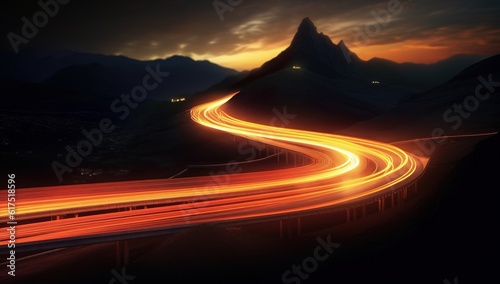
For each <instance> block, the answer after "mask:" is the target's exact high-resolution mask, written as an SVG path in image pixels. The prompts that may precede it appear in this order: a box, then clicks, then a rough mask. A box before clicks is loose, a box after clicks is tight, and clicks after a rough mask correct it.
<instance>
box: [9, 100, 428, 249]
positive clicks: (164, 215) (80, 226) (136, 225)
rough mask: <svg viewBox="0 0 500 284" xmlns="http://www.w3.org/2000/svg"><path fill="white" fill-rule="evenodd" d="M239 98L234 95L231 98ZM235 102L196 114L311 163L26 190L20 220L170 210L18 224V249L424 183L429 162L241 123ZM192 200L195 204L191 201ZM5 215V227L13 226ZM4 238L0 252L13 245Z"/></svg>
mask: <svg viewBox="0 0 500 284" xmlns="http://www.w3.org/2000/svg"><path fill="white" fill-rule="evenodd" d="M233 95H234V94H233ZM233 95H230V96H227V97H224V98H222V99H219V100H216V101H214V102H210V103H206V104H203V105H199V106H196V107H194V108H193V109H192V110H191V118H192V120H193V121H195V122H196V123H199V124H201V125H204V126H206V127H210V128H213V129H218V130H220V131H224V132H228V133H232V134H234V135H238V136H243V137H247V138H250V139H254V140H260V141H263V142H265V143H267V144H270V145H273V146H276V147H280V148H283V149H285V150H286V151H289V152H294V153H299V154H300V155H302V156H304V157H306V161H307V163H305V164H304V165H301V166H298V167H294V168H287V169H279V170H269V171H262V172H250V173H238V174H232V175H225V176H221V177H219V178H218V180H222V181H223V182H218V183H215V182H214V178H213V177H189V178H174V179H165V180H149V181H130V182H114V183H102V184H86V185H76V186H57V187H45V188H32V189H20V190H18V193H17V196H16V207H17V210H16V218H17V219H18V220H21V221H22V220H23V218H24V219H25V220H27V219H29V218H32V217H33V216H37V217H41V216H50V215H55V214H56V213H57V212H63V211H64V212H68V211H70V212H72V211H71V210H74V212H88V211H89V210H90V209H93V208H97V209H103V208H113V206H120V204H122V205H123V204H134V205H141V204H143V205H144V204H150V203H151V202H163V203H162V204H164V205H165V206H162V207H157V208H147V209H140V210H133V211H125V212H114V213H106V214H96V215H91V216H85V217H78V218H68V219H61V220H53V221H45V222H37V223H27V224H23V223H22V222H20V223H19V225H18V226H17V234H16V244H18V245H21V244H28V243H37V242H41V241H50V240H57V239H71V238H81V237H90V236H96V235H109V234H120V233H130V232H135V231H145V230H155V229H159V228H166V227H181V228H182V227H188V226H192V225H196V224H202V223H219V222H228V221H234V220H243V219H251V218H259V217H266V216H276V215H280V214H290V213H297V212H301V211H306V210H314V209H320V208H324V207H332V206H342V205H345V204H348V203H353V202H358V201H361V200H369V199H374V198H375V196H379V195H380V194H383V193H384V192H388V191H390V190H394V189H395V188H398V187H402V186H403V185H405V184H407V183H408V182H410V181H412V180H414V179H415V178H416V177H418V176H420V174H421V173H422V172H423V170H424V168H425V162H426V159H421V158H418V157H415V156H413V155H410V154H408V153H406V152H405V151H403V150H401V149H399V148H397V147H395V146H393V145H389V144H385V143H380V142H376V141H371V140H365V139H359V138H353V137H346V136H340V135H333V134H325V133H319V132H311V131H304V130H297V129H287V128H280V127H273V126H267V125H262V124H256V123H252V122H247V121H242V120H239V119H237V118H235V117H232V116H230V115H228V114H227V113H226V112H224V111H223V110H222V109H221V106H223V105H224V104H225V103H226V102H227V101H228V100H229V99H230V98H231V97H232V96H233ZM186 200H190V201H191V202H185V201H186ZM6 212H7V210H1V212H0V220H2V221H5V220H6V219H7V217H8V216H7V215H6ZM7 237H8V236H7V235H6V234H2V236H1V237H0V245H5V244H6V243H7V241H8V239H7Z"/></svg>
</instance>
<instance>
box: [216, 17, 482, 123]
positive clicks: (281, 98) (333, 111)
mask: <svg viewBox="0 0 500 284" xmlns="http://www.w3.org/2000/svg"><path fill="white" fill-rule="evenodd" d="M476 60H478V57H477V56H465V55H459V56H454V57H452V58H449V59H447V60H444V61H441V62H438V63H435V64H428V65H426V64H414V63H403V64H399V63H395V62H392V61H389V60H385V59H378V58H375V59H372V60H369V61H364V60H361V59H360V58H359V57H358V56H357V55H356V54H354V53H352V52H351V51H350V50H349V49H348V47H347V46H346V45H345V43H344V42H343V41H341V42H340V43H339V44H338V45H336V44H334V43H333V42H332V41H331V40H330V38H329V37H328V36H326V35H324V34H323V33H319V32H318V31H317V28H316V27H315V26H314V24H313V23H312V21H311V20H310V19H309V18H305V19H304V20H303V21H302V22H301V24H300V26H299V27H298V29H297V33H296V34H295V36H294V38H293V40H292V41H291V44H290V46H289V47H288V48H287V49H285V50H284V51H283V52H281V53H280V54H279V55H278V56H277V57H275V58H273V59H272V60H270V61H268V62H266V63H264V64H263V65H262V66H261V67H260V68H258V69H255V70H252V71H251V72H250V73H249V74H248V76H246V77H245V78H244V79H242V80H240V81H238V82H237V83H235V84H233V85H232V86H231V87H229V90H232V91H236V90H239V91H240V93H239V94H238V95H236V96H235V97H234V98H233V99H232V100H231V101H230V102H229V104H228V108H227V109H228V111H234V112H235V113H236V112H237V113H238V115H242V114H243V115H244V116H245V117H246V118H247V119H252V120H258V121H259V122H261V123H269V120H270V117H272V116H273V110H274V109H281V108H282V107H285V106H286V107H287V108H288V110H289V111H291V112H292V113H295V114H297V116H300V119H298V120H297V122H296V123H300V124H301V125H300V126H301V127H307V128H311V127H312V128H316V129H317V130H326V131H333V130H339V129H342V128H344V127H348V126H350V125H352V124H355V123H358V122H361V121H363V120H367V119H371V118H374V117H376V116H378V115H380V114H382V113H385V112H387V111H389V110H391V109H393V108H394V107H396V106H398V105H399V104H400V102H401V101H404V100H406V99H408V98H411V97H414V96H418V95H419V94H421V92H422V90H425V89H431V88H435V87H436V86H437V84H438V83H444V82H446V81H447V80H449V79H450V78H452V77H453V76H454V75H456V74H457V73H458V72H460V70H461V69H460V68H461V67H464V68H465V67H466V66H469V65H470V64H469V63H474V62H476ZM218 89H219V90H220V89H221V86H220V85H219V86H218ZM325 121H329V123H325Z"/></svg>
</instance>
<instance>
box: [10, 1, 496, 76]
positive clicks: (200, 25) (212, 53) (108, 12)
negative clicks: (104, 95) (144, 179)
mask: <svg viewBox="0 0 500 284" xmlns="http://www.w3.org/2000/svg"><path fill="white" fill-rule="evenodd" d="M50 1H55V0H42V2H50ZM60 1H61V2H63V0H60ZM65 1H68V0H65ZM37 2H38V1H19V0H9V1H2V4H3V5H2V9H1V13H2V28H1V32H2V34H3V40H2V51H3V52H10V53H12V54H13V53H14V51H13V48H12V46H11V44H10V41H9V38H8V36H7V35H8V34H9V33H10V32H13V33H15V34H17V35H20V36H22V32H21V27H22V26H23V22H22V21H21V18H22V17H27V18H28V19H30V20H32V19H33V15H34V14H35V13H36V12H37V11H39V10H41V7H40V6H39V4H38V3H37ZM219 3H223V4H225V5H229V3H233V4H239V5H235V7H231V10H232V11H225V12H224V13H223V14H222V13H217V11H216V8H215V7H214V1H213V0H203V1H193V0H190V1H188V0H176V1H159V0H153V1H132V0H120V1H115V0H113V1H97V0H90V1H89V0H86V1H83V0H72V1H68V3H67V4H64V5H62V4H60V5H59V6H60V7H59V11H58V12H57V13H55V15H54V17H50V18H49V19H48V22H47V24H46V25H45V26H43V27H42V28H40V29H39V32H38V33H37V35H36V36H34V37H33V38H32V39H29V41H28V43H26V44H20V45H19V51H20V52H27V51H32V50H49V51H63V50H72V51H82V52H93V53H103V54H114V55H125V56H128V57H131V58H137V59H141V60H148V59H155V58H165V57H169V56H172V55H174V54H179V55H185V56H190V57H192V58H194V59H197V60H201V59H208V60H211V61H213V62H215V63H218V64H221V65H224V66H227V67H231V68H235V69H238V70H242V69H250V68H254V67H258V66H260V65H261V64H262V63H263V62H265V61H267V60H269V59H271V58H272V57H274V56H276V55H277V54H278V53H279V52H280V51H282V50H283V49H284V48H286V47H287V46H288V44H289V43H290V41H291V39H292V37H293V34H294V33H295V31H296V29H297V26H298V25H299V23H300V21H301V20H302V19H303V18H304V17H310V18H311V20H312V21H313V22H314V23H315V24H316V25H317V27H318V30H319V31H321V32H323V33H325V34H327V35H328V36H330V37H331V38H332V40H333V41H334V42H335V43H338V42H339V41H340V40H342V39H343V40H344V41H345V42H346V44H347V46H348V47H349V48H351V49H352V50H353V51H354V52H356V53H357V54H358V55H359V56H360V57H361V58H362V59H365V60H368V59H370V58H372V57H383V58H387V59H391V60H394V61H397V62H406V61H411V62H422V63H431V62H435V61H438V60H441V59H444V58H447V57H449V56H452V55H454V54H481V55H493V54H497V53H499V51H500V36H499V35H500V16H499V15H500V1H498V0H475V1H470V0H442V1H431V0H412V1H408V0H405V1H401V2H400V3H399V6H398V5H397V4H398V1H397V0H389V1H387V0H382V1H380V0H378V1H368V0H348V1H331V0H317V1H310V0H309V1H298V0H281V1H280V0H275V1H273V0H271V1H260V0H239V1H238V0H232V1H230V0H229V1H228V0H221V1H219ZM388 5H389V6H391V5H392V6H391V7H392V10H391V9H388ZM219 7H220V9H222V10H223V9H224V8H223V7H222V6H219ZM228 7H230V6H228ZM391 11H392V12H394V13H392V12H391ZM377 14H378V15H382V16H383V17H382V18H381V19H379V22H380V23H379V24H375V23H376V22H375V17H374V15H377ZM387 15H390V17H391V18H390V20H387V19H388V18H387ZM384 16H385V18H384ZM367 26H368V32H371V35H369V34H368V32H367V29H366V28H367ZM359 31H363V32H364V35H365V36H359Z"/></svg>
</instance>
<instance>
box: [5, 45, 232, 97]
mask: <svg viewBox="0 0 500 284" xmlns="http://www.w3.org/2000/svg"><path fill="white" fill-rule="evenodd" d="M0 60H2V61H3V62H5V64H2V65H1V67H0V79H4V80H11V81H12V80H15V81H22V82H28V83H47V84H48V85H51V86H54V87H61V88H67V89H73V90H77V91H82V92H88V93H92V94H108V95H112V96H119V95H121V93H123V92H130V89H131V88H133V87H134V86H137V85H139V84H141V83H142V78H143V77H144V76H145V75H146V74H147V72H146V71H145V68H146V66H151V67H152V68H153V69H154V68H155V66H156V65H159V66H160V67H159V68H160V70H161V71H163V72H169V73H170V75H169V77H167V78H166V79H165V81H164V82H163V83H162V84H160V85H159V87H158V88H157V89H155V90H154V92H152V94H150V95H151V96H150V97H155V98H159V99H169V98H170V97H172V96H177V95H181V94H189V93H193V92H197V91H200V90H204V89H206V88H208V87H210V86H212V85H214V84H216V83H218V82H219V81H221V80H223V79H224V78H226V77H227V76H230V75H234V74H237V71H235V70H232V69H228V68H224V67H221V66H218V65H216V64H213V63H211V62H209V61H206V60H205V61H195V60H192V59H191V58H188V57H183V56H172V57H170V58H167V59H158V60H153V61H138V60H134V59H130V58H127V57H124V56H107V55H99V54H88V53H70V54H69V55H68V54H64V55H63V56H62V57H55V56H50V57H39V55H37V56H35V55H20V56H15V57H12V56H11V57H2V56H0Z"/></svg>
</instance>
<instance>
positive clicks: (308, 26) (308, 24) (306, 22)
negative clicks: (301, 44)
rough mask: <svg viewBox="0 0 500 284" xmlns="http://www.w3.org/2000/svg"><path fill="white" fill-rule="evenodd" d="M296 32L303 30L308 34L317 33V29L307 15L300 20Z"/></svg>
mask: <svg viewBox="0 0 500 284" xmlns="http://www.w3.org/2000/svg"><path fill="white" fill-rule="evenodd" d="M297 32H298V33H300V32H304V33H308V34H317V33H318V29H317V28H316V26H315V25H314V23H313V22H312V21H311V19H310V18H309V17H307V18H304V19H303V20H302V22H301V23H300V25H299V29H298V31H297Z"/></svg>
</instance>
